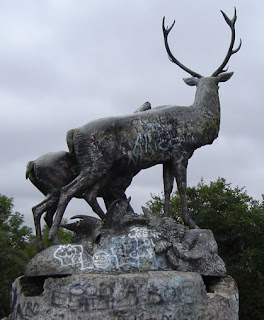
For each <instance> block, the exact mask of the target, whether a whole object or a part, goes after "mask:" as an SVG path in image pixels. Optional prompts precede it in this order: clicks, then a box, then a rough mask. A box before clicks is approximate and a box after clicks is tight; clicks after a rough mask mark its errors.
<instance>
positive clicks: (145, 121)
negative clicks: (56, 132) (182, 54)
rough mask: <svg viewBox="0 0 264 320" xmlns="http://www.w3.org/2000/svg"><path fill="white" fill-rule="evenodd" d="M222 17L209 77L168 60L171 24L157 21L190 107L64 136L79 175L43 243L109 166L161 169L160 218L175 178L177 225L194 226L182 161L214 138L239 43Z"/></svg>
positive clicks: (114, 120)
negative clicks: (223, 30)
mask: <svg viewBox="0 0 264 320" xmlns="http://www.w3.org/2000/svg"><path fill="white" fill-rule="evenodd" d="M221 12H222V11H221ZM222 14H223V17H224V19H225V21H226V22H227V24H228V25H229V27H230V29H231V42H230V46H229V49H228V52H227V54H226V56H225V58H224V60H223V62H222V63H221V65H220V66H219V68H217V70H216V71H214V72H213V74H212V75H211V76H209V77H204V76H202V75H201V74H199V73H197V72H194V71H192V70H191V69H189V68H187V67H186V66H185V65H183V64H182V63H181V62H180V61H179V60H177V59H176V58H175V57H174V55H173V54H172V52H171V50H170V48H169V44H168V35H169V33H170V31H171V29H172V28H173V26H174V23H173V24H172V25H171V26H170V27H168V28H166V27H165V19H163V26H162V28H163V35H164V43H165V48H166V50H167V53H168V56H169V59H170V60H171V61H172V62H173V63H175V64H176V65H178V66H179V67H180V68H181V69H183V70H185V71H186V72H187V73H189V74H190V75H191V76H192V77H191V78H187V79H184V81H185V83H186V84H187V85H190V86H196V87H197V89H196V94H195V99H194V103H193V104H192V105H191V106H189V107H181V106H174V105H172V106H170V105H168V106H160V107H156V108H153V109H151V110H147V111H144V112H138V113H134V114H131V115H126V116H119V117H110V118H103V119H99V120H95V121H92V122H89V123H88V124H86V125H84V126H82V127H80V128H77V129H73V130H70V131H69V132H68V133H67V142H68V146H69V149H70V153H71V155H72V156H74V157H75V158H76V159H77V162H78V166H79V170H80V171H79V174H78V176H77V177H76V178H75V179H74V180H73V181H71V182H70V183H69V184H68V185H66V186H64V187H63V188H62V189H61V193H60V199H59V203H58V207H57V212H56V215H55V218H54V221H53V224H52V226H51V229H50V233H49V238H50V240H52V241H53V242H54V243H56V240H57V238H56V235H57V232H58V227H59V224H60V221H61V219H62V216H63V213H64V211H65V209H66V207H67V205H68V203H69V201H70V200H71V199H72V198H73V197H74V196H75V195H76V194H80V193H82V192H85V191H86V190H92V189H93V188H94V186H95V185H96V184H97V183H98V182H99V181H104V180H105V179H107V177H108V175H109V173H110V172H111V170H112V168H113V167H116V168H118V170H120V172H133V171H135V170H136V171H137V170H142V169H147V168H149V167H152V166H154V165H157V164H163V168H164V186H165V193H166V199H165V213H166V214H167V212H168V204H169V195H170V193H171V190H172V186H173V181H174V178H175V179H176V182H177V187H178V191H179V195H180V199H181V205H182V217H183V221H184V223H185V224H186V225H188V226H189V227H191V228H196V227H197V225H196V224H195V222H194V221H193V220H192V219H191V217H190V214H189V212H188V207H187V201H186V171H187V165H188V160H189V159H190V158H191V156H192V155H193V153H194V151H195V150H196V149H197V148H200V147H202V146H204V145H207V144H211V143H213V141H214V140H215V139H216V138H217V136H218V132H219V128H220V127H219V126H220V102H219V94H218V84H219V82H225V81H227V80H229V79H230V78H231V76H232V75H233V73H232V72H228V73H227V72H226V71H227V70H225V69H224V68H225V67H226V65H227V63H228V61H229V59H230V57H231V56H232V55H233V54H234V53H236V52H237V51H238V50H239V49H240V47H241V40H240V44H239V46H238V47H237V48H236V49H234V43H235V22H236V19H237V16H236V10H235V13H234V17H233V18H232V19H229V18H228V17H227V15H226V14H225V13H224V12H222Z"/></svg>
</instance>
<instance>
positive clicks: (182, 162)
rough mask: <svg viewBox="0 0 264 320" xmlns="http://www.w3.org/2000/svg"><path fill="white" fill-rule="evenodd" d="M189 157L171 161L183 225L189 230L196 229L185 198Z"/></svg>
mask: <svg viewBox="0 0 264 320" xmlns="http://www.w3.org/2000/svg"><path fill="white" fill-rule="evenodd" d="M189 158H190V157H183V156H182V157H180V158H178V159H175V160H174V161H173V171H174V175H175V178H176V182H177V188H178V191H179V195H180V199H181V205H182V217H183V221H184V223H185V224H186V225H187V226H189V227H190V228H192V229H194V228H198V226H197V225H196V223H195V222H194V221H193V220H192V218H191V216H190V213H189V210H188V205H187V197H186V187H187V166H188V159H189Z"/></svg>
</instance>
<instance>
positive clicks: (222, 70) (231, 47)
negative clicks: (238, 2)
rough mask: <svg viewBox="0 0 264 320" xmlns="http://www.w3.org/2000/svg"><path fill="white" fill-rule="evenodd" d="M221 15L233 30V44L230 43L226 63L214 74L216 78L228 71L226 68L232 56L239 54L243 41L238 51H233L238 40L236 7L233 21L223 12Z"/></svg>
mask: <svg viewBox="0 0 264 320" xmlns="http://www.w3.org/2000/svg"><path fill="white" fill-rule="evenodd" d="M221 13H222V15H223V17H224V19H225V21H226V23H227V24H228V25H229V27H230V29H231V42H230V46H229V48H228V51H227V54H226V57H225V59H224V61H223V62H222V64H221V65H220V67H219V68H218V69H217V70H216V71H215V72H214V73H213V74H212V77H216V76H217V75H219V74H220V73H223V72H225V71H226V69H224V67H225V66H226V65H227V63H228V61H229V59H230V58H231V56H232V55H233V54H234V53H236V52H238V50H239V49H240V48H241V45H242V40H241V39H240V43H239V45H238V47H237V48H236V49H233V47H234V43H235V38H236V30H235V23H236V20H237V15H236V7H235V12H234V16H233V18H232V19H229V18H228V16H227V15H226V14H225V13H224V12H223V11H222V10H221Z"/></svg>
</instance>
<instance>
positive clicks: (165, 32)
mask: <svg viewBox="0 0 264 320" xmlns="http://www.w3.org/2000/svg"><path fill="white" fill-rule="evenodd" d="M174 24H175V20H174V21H173V23H172V25H171V26H170V27H167V28H166V27H165V17H163V19H162V30H163V36H164V44H165V48H166V51H167V53H168V56H169V59H170V61H171V62H173V63H175V64H177V66H179V67H180V68H181V69H183V70H184V71H186V72H188V73H189V74H191V75H192V76H193V77H196V78H202V76H201V75H200V74H199V73H197V72H194V71H192V70H191V69H189V68H187V67H186V66H185V65H183V64H182V63H181V62H180V61H179V60H178V59H176V58H175V57H174V55H173V54H172V53H171V50H170V47H169V44H168V35H169V33H170V31H171V29H172V28H173V27H174Z"/></svg>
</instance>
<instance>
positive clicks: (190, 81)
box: [183, 77, 198, 86]
mask: <svg viewBox="0 0 264 320" xmlns="http://www.w3.org/2000/svg"><path fill="white" fill-rule="evenodd" d="M183 81H184V82H185V83H186V84H188V86H197V84H198V79H197V78H194V77H192V78H183Z"/></svg>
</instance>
